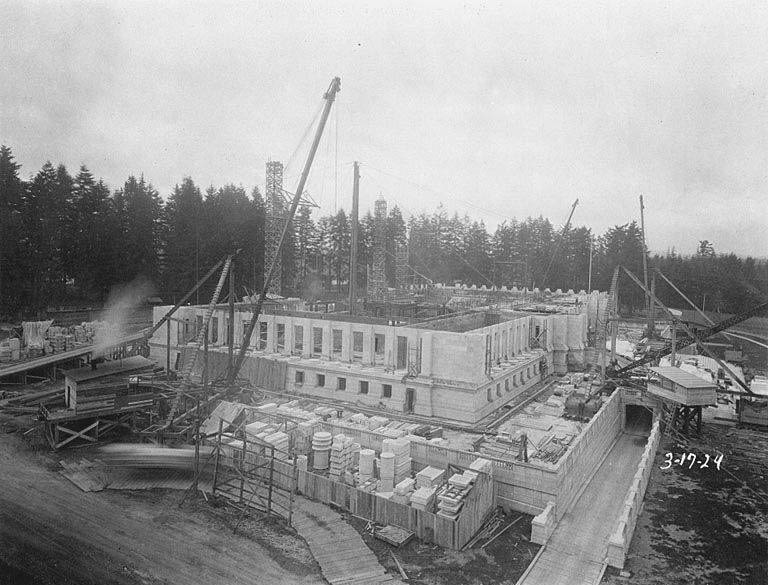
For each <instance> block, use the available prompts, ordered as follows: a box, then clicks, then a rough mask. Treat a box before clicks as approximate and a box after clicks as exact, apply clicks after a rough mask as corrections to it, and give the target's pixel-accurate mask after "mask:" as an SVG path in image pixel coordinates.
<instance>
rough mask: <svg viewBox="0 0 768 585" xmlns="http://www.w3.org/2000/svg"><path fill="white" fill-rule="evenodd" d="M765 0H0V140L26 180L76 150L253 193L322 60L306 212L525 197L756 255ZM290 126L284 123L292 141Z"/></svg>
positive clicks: (110, 168) (550, 210)
mask: <svg viewBox="0 0 768 585" xmlns="http://www.w3.org/2000/svg"><path fill="white" fill-rule="evenodd" d="M767 6H768V5H766V4H765V3H764V2H758V1H753V2H746V3H740V2H719V3H700V2H696V3H683V2H647V1H645V2H638V3H629V2H620V3H616V2H607V3H596V2H582V3H567V4H566V3H555V4H552V5H550V6H547V7H545V6H542V3H540V2H538V1H531V2H511V1H506V2H476V3H473V2H458V3H457V2H447V1H445V0H440V1H429V2H405V3H392V2H386V3H384V2H376V3H366V2H361V1H359V0H358V1H353V2H340V1H334V2H276V1H272V2H258V1H255V2H247V3H246V2H238V3H223V2H209V3H190V2H153V3H149V2H83V3H75V2H50V3H42V2H31V1H29V2H21V3H19V2H9V1H8V0H0V9H1V11H0V14H2V15H3V18H2V20H0V78H1V79H2V82H0V142H2V143H4V144H7V145H9V146H11V147H12V148H13V150H14V153H15V154H16V157H17V160H18V161H19V162H20V163H21V164H22V165H23V172H24V175H25V176H27V175H29V174H32V173H34V172H36V171H37V170H38V169H39V168H40V166H41V165H42V164H43V163H44V162H45V161H46V160H51V161H53V162H63V163H64V164H66V165H67V166H68V167H70V170H72V171H75V170H76V169H77V167H78V166H79V165H80V164H85V165H86V166H88V167H89V168H90V169H91V170H92V171H93V172H94V174H95V175H97V176H100V177H103V178H104V179H105V181H107V182H108V183H109V184H110V185H112V186H113V187H114V186H118V185H120V184H121V183H122V182H123V181H124V180H125V178H126V177H127V176H128V175H129V174H140V173H143V174H144V175H145V177H146V178H147V179H148V180H150V181H151V182H152V183H153V184H154V185H155V186H156V187H157V188H158V189H159V191H160V192H161V194H162V195H163V196H167V195H168V193H169V192H170V190H171V189H172V188H173V185H174V184H176V183H177V182H180V181H181V179H182V177H184V176H185V175H190V176H192V177H193V179H194V180H195V181H196V182H197V183H198V184H199V185H201V186H202V187H205V186H207V185H210V184H213V185H217V186H218V185H222V184H224V183H227V182H232V183H236V184H243V185H244V186H246V187H248V188H249V189H250V188H251V187H252V186H253V185H257V184H258V185H260V186H261V188H262V190H263V182H264V164H265V161H266V160H267V159H269V158H272V159H276V160H282V161H289V160H293V162H292V164H291V165H290V166H289V169H288V174H287V178H286V188H288V189H293V188H294V187H295V185H296V182H297V176H298V173H299V170H300V167H301V165H302V163H303V154H304V152H305V149H302V148H299V146H300V144H301V138H302V136H303V135H304V133H305V129H306V127H307V125H308V124H309V123H310V121H311V120H312V119H313V117H314V116H315V114H316V113H317V111H318V108H319V107H320V104H321V101H322V94H323V92H324V91H325V89H326V88H327V86H328V84H329V82H330V80H331V78H332V77H333V76H335V75H338V76H340V77H341V78H342V91H341V93H340V94H339V99H338V104H337V105H336V106H335V110H334V114H333V116H332V117H331V120H330V122H329V125H328V128H327V132H326V136H325V138H324V141H323V143H322V144H321V147H320V150H319V153H318V158H317V159H316V164H315V167H314V168H313V172H312V176H311V178H310V182H309V185H308V190H309V191H310V193H311V194H312V195H313V197H314V198H315V200H317V202H318V203H319V204H320V205H321V206H322V208H323V209H322V211H323V212H331V211H333V210H334V209H335V208H338V207H346V208H349V205H350V204H349V201H350V198H351V195H350V193H351V181H352V179H351V174H352V173H351V161H353V160H359V161H360V162H361V163H362V165H363V166H362V175H363V179H362V194H361V199H362V201H361V207H362V208H363V209H367V208H368V207H369V206H371V205H372V202H373V200H374V199H375V198H376V197H377V196H378V195H379V194H380V193H381V194H382V195H383V196H384V197H385V198H387V199H388V200H389V201H391V202H392V203H397V204H398V205H400V207H401V208H402V209H403V210H404V211H405V212H406V213H418V212H420V211H424V210H426V211H432V210H434V208H435V207H436V206H437V205H438V204H440V203H442V204H443V205H444V206H445V208H446V209H447V210H448V211H449V212H453V211H457V212H459V213H460V214H464V213H467V214H469V215H470V216H471V217H474V218H477V219H482V220H484V221H485V222H486V224H487V225H489V227H490V228H492V229H493V228H495V226H496V225H497V224H498V222H500V221H502V220H504V219H505V218H509V217H518V218H523V217H526V216H529V215H539V214H542V215H544V216H547V217H549V218H551V219H552V220H553V222H554V223H556V224H562V223H564V221H565V218H566V217H567V214H568V210H569V208H570V205H571V203H572V202H573V200H574V199H575V198H576V197H578V198H579V199H580V201H581V204H580V205H579V207H578V208H577V209H576V213H575V215H574V223H575V224H577V225H587V226H589V227H592V228H593V229H594V230H596V231H598V232H602V231H603V230H605V229H606V228H607V227H609V226H611V225H616V224H623V223H626V222H628V221H631V220H632V219H638V218H639V204H638V195H639V194H641V193H642V194H643V195H644V197H645V199H646V205H647V210H646V223H647V232H648V237H649V245H650V247H651V249H652V250H657V251H665V250H667V249H669V248H672V247H674V248H676V249H677V250H679V251H682V252H692V251H693V250H694V249H695V246H696V243H697V241H698V240H700V239H704V238H707V239H709V240H711V241H713V242H714V245H715V248H716V250H717V251H719V252H725V251H734V252H736V253H739V254H752V255H759V256H766V255H768V235H767V233H768V230H766V224H767V223H768V222H767V221H766V220H768V211H767V210H768V206H767V205H766V197H765V194H766V192H768V164H766V162H767V161H766V155H767V154H768V10H767ZM304 144H306V141H305V143H304Z"/></svg>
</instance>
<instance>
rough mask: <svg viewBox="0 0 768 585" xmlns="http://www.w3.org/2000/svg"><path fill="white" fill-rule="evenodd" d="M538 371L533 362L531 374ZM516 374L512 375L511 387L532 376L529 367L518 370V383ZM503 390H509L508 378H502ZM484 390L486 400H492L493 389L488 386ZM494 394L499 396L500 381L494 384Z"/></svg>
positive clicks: (535, 373)
mask: <svg viewBox="0 0 768 585" xmlns="http://www.w3.org/2000/svg"><path fill="white" fill-rule="evenodd" d="M538 373H539V372H538V367H537V366H536V365H535V364H534V366H533V376H535V375H537V374H538ZM517 376H518V374H515V375H514V376H512V387H514V388H517V387H518V386H519V385H520V384H524V383H525V381H526V380H530V379H531V378H532V377H533V376H532V375H531V369H530V368H528V369H526V371H525V372H520V374H519V376H520V384H518V382H517V379H518V378H517ZM504 390H505V391H507V392H509V390H510V387H509V378H507V379H506V380H504ZM486 392H487V395H488V402H491V401H492V400H493V389H492V388H488V389H487V390H486ZM496 396H501V382H498V383H497V384H496Z"/></svg>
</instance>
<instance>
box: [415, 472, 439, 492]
mask: <svg viewBox="0 0 768 585" xmlns="http://www.w3.org/2000/svg"><path fill="white" fill-rule="evenodd" d="M444 477H445V470H443V469H438V468H437V467H425V468H424V469H422V470H421V471H419V472H418V473H417V474H416V487H417V488H435V487H437V486H439V485H440V484H441V483H443V478H444Z"/></svg>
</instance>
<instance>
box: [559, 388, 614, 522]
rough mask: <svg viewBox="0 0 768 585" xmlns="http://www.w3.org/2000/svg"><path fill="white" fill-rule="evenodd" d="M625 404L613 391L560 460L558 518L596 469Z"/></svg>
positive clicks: (607, 447) (611, 437)
mask: <svg viewBox="0 0 768 585" xmlns="http://www.w3.org/2000/svg"><path fill="white" fill-rule="evenodd" d="M623 422H624V404H623V402H622V400H621V393H620V392H614V393H613V394H612V395H611V396H610V397H608V399H607V400H606V401H605V402H604V403H603V405H602V407H601V408H600V410H599V411H598V412H597V414H595V416H594V417H592V420H590V421H589V423H588V424H587V426H586V427H584V429H583V430H582V432H581V434H580V435H579V436H578V437H576V440H575V441H574V442H573V443H572V444H571V446H570V448H569V449H568V451H567V452H566V453H565V455H564V456H563V457H562V458H561V459H560V461H558V463H557V474H558V486H557V500H556V501H555V505H556V514H557V519H558V520H559V519H560V518H561V517H562V516H563V514H565V513H566V512H567V511H568V509H569V508H570V507H571V505H572V504H573V502H574V501H575V499H576V497H577V496H578V494H579V493H580V491H581V490H582V488H583V487H584V486H585V485H586V484H587V482H588V481H589V480H590V478H591V477H592V475H594V473H595V472H596V471H597V469H598V468H599V467H600V464H601V463H602V461H603V459H605V456H606V455H607V454H608V451H610V450H611V447H613V444H614V443H615V442H616V439H617V438H618V436H619V434H620V433H621V430H622V424H623Z"/></svg>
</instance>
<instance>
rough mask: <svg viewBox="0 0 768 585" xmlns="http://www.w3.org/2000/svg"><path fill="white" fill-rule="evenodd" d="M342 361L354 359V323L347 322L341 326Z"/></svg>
mask: <svg viewBox="0 0 768 585" xmlns="http://www.w3.org/2000/svg"><path fill="white" fill-rule="evenodd" d="M341 361H343V362H351V361H352V324H351V323H345V324H344V325H343V326H342V328H341Z"/></svg>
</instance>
